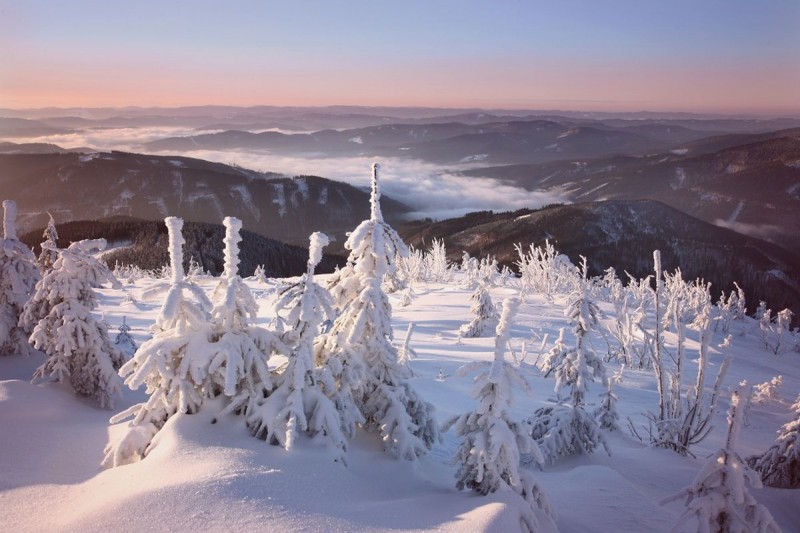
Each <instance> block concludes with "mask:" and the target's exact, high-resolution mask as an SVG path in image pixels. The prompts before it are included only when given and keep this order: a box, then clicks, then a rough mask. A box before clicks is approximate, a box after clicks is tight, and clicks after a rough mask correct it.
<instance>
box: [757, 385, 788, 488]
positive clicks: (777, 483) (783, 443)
mask: <svg viewBox="0 0 800 533" xmlns="http://www.w3.org/2000/svg"><path fill="white" fill-rule="evenodd" d="M792 410H793V411H794V414H793V415H794V416H793V418H792V420H790V421H789V422H787V423H786V424H784V425H783V426H781V428H780V429H779V430H778V438H777V439H775V444H773V445H772V446H770V447H769V449H767V451H765V452H764V453H762V454H761V455H754V456H752V457H748V458H747V464H748V465H750V467H751V468H753V470H755V471H756V472H758V473H759V475H760V476H761V480H762V481H763V482H764V484H765V485H767V486H770V487H778V488H784V489H797V488H800V395H798V396H797V399H796V400H795V403H794V405H792Z"/></svg>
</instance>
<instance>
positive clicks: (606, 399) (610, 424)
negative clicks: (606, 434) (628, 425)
mask: <svg viewBox="0 0 800 533" xmlns="http://www.w3.org/2000/svg"><path fill="white" fill-rule="evenodd" d="M613 384H614V381H613V380H610V379H609V380H608V389H607V390H606V392H604V393H603V394H601V395H600V397H601V398H602V400H601V402H600V406H599V407H598V408H597V409H595V411H594V416H595V417H596V418H597V421H598V422H600V429H605V430H608V431H614V430H616V429H618V428H619V425H618V424H617V421H618V420H619V414H618V413H617V400H618V399H619V398H617V395H616V394H614V389H613Z"/></svg>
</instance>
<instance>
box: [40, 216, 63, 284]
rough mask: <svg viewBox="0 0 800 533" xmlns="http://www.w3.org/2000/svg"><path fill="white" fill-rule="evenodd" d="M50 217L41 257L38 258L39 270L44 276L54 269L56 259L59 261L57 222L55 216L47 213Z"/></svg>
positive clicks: (43, 235) (44, 235) (45, 230)
mask: <svg viewBox="0 0 800 533" xmlns="http://www.w3.org/2000/svg"><path fill="white" fill-rule="evenodd" d="M47 215H48V216H49V217H50V220H48V221H47V227H46V228H45V229H44V233H43V234H42V237H43V238H44V241H43V242H42V251H41V252H40V253H39V257H37V258H36V265H37V266H38V267H39V270H41V271H42V274H47V273H48V272H50V271H51V270H52V269H53V264H55V262H56V259H58V251H57V249H58V231H57V230H56V221H55V220H54V219H53V215H51V214H50V213H47Z"/></svg>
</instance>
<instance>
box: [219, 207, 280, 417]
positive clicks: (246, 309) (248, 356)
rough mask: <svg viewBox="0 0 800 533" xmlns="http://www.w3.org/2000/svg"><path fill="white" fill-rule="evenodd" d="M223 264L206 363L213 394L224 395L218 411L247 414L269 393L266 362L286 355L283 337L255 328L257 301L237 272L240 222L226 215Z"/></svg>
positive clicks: (269, 382)
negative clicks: (224, 403) (209, 356)
mask: <svg viewBox="0 0 800 533" xmlns="http://www.w3.org/2000/svg"><path fill="white" fill-rule="evenodd" d="M223 225H224V226H225V238H224V247H225V264H224V269H223V272H222V276H221V278H220V281H219V283H218V284H217V287H216V288H215V289H214V293H213V295H212V300H213V303H214V308H213V309H212V311H211V327H212V334H211V340H212V342H213V348H212V349H213V351H214V355H213V357H212V359H211V362H210V364H209V367H208V373H209V379H210V381H211V382H212V383H213V388H212V392H211V394H212V395H214V396H216V395H218V394H220V393H222V394H224V395H225V396H227V398H228V402H229V403H228V406H227V407H226V408H225V409H223V411H222V413H221V414H226V413H231V412H237V413H242V412H245V413H246V412H248V411H249V408H250V406H251V405H252V403H253V402H255V401H258V400H260V399H262V398H264V397H266V396H268V395H269V394H271V393H272V390H273V388H274V384H273V379H272V375H271V372H270V370H269V367H268V365H267V362H268V360H269V358H270V357H271V355H272V353H273V352H276V351H277V352H281V353H284V354H286V353H288V348H287V347H286V345H285V344H284V343H283V342H282V341H281V339H280V338H279V337H278V336H277V335H275V334H274V333H272V332H271V331H269V330H266V329H264V328H261V327H258V326H255V325H254V324H253V323H254V322H255V320H256V315H257V313H258V304H257V303H256V301H255V298H254V297H253V294H252V293H251V292H250V289H249V288H248V287H247V285H246V284H245V283H244V281H243V280H242V278H241V277H240V276H239V243H240V242H241V240H242V238H241V235H240V231H241V228H242V221H241V220H239V219H238V218H235V217H225V219H224V220H223Z"/></svg>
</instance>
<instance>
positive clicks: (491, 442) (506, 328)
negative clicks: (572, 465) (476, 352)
mask: <svg viewBox="0 0 800 533" xmlns="http://www.w3.org/2000/svg"><path fill="white" fill-rule="evenodd" d="M519 304H520V301H519V299H518V298H509V299H507V300H506V301H505V302H504V303H503V313H502V317H501V319H500V323H499V325H498V326H497V336H496V337H495V351H494V361H493V362H491V363H487V362H475V363H470V364H467V365H464V366H462V367H461V368H459V369H458V371H457V375H459V376H464V375H468V374H471V373H473V372H475V371H476V370H478V371H479V373H478V375H477V376H476V377H475V384H476V386H475V390H474V392H473V397H474V398H475V399H476V400H477V401H478V408H477V410H475V411H471V412H468V413H464V414H462V415H459V416H455V417H453V418H451V419H450V420H448V421H447V422H446V423H445V424H444V425H443V426H442V431H447V430H449V429H450V428H451V427H455V430H456V435H458V436H459V437H463V439H464V440H463V441H462V443H461V446H459V448H458V451H457V452H456V456H455V458H454V460H453V463H454V464H457V465H458V466H459V468H458V472H457V473H456V488H457V489H458V490H463V489H464V488H468V489H472V490H474V491H475V492H477V493H479V494H481V495H486V494H489V493H490V492H495V491H496V490H497V489H498V488H500V487H501V486H506V487H509V488H510V489H511V490H513V491H514V492H516V493H517V494H519V495H520V496H522V498H523V499H525V500H526V502H527V503H528V505H530V509H529V512H526V513H524V514H523V523H524V525H525V526H526V527H527V528H528V530H530V531H536V529H537V528H538V522H537V519H536V514H535V513H536V511H544V512H545V514H547V515H550V516H551V517H552V516H553V512H552V508H551V507H550V504H549V503H548V501H547V498H546V497H545V495H544V493H543V492H542V491H541V488H540V487H539V486H538V485H537V484H536V482H535V480H534V479H533V476H531V474H530V473H529V472H526V471H524V470H523V469H522V468H521V466H520V454H523V453H524V454H530V455H531V456H532V457H533V458H534V459H535V460H536V461H537V462H538V463H540V464H541V463H542V462H543V458H542V455H541V453H540V452H539V448H538V446H537V445H536V443H535V442H534V440H533V439H532V438H531V434H530V425H529V424H527V423H524V422H520V421H515V420H513V419H512V417H511V414H510V412H509V411H510V410H511V406H512V399H513V390H514V389H515V388H520V389H522V390H523V391H525V392H530V386H529V385H528V382H527V381H526V380H525V377H524V376H523V375H522V373H521V372H520V371H519V370H518V369H517V368H515V367H514V366H512V365H511V364H509V363H507V362H506V361H505V347H506V344H507V343H508V339H509V337H510V329H511V321H512V318H513V316H514V314H515V313H516V311H517V309H518V307H519Z"/></svg>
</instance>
